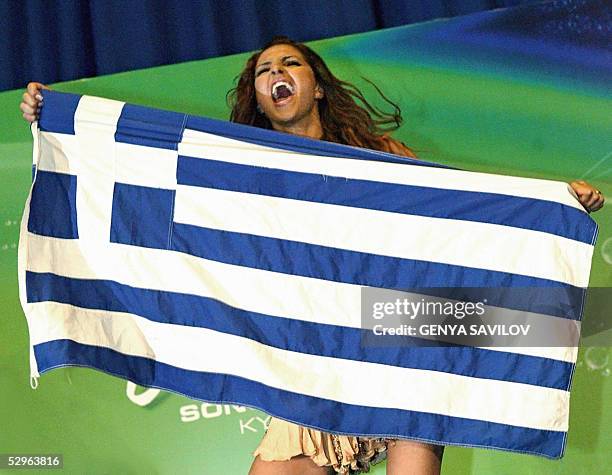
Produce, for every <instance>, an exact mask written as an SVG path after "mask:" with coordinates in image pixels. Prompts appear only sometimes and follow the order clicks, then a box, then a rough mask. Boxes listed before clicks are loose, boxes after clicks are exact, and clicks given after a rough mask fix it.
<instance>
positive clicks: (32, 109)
mask: <svg viewBox="0 0 612 475" xmlns="http://www.w3.org/2000/svg"><path fill="white" fill-rule="evenodd" d="M19 109H21V112H23V113H24V114H31V115H35V114H36V107H32V106H30V105H28V104H26V103H25V102H22V103H21V104H19Z"/></svg>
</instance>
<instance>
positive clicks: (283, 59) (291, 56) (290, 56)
mask: <svg viewBox="0 0 612 475" xmlns="http://www.w3.org/2000/svg"><path fill="white" fill-rule="evenodd" d="M289 58H295V59H297V60H299V58H298V57H297V56H295V55H293V54H290V55H289V56H283V57H282V58H281V61H285V60H286V59H289ZM271 62H272V61H264V62H263V63H261V64H258V65H257V67H256V68H255V69H258V68H260V67H261V66H266V65H268V64H270V63H271Z"/></svg>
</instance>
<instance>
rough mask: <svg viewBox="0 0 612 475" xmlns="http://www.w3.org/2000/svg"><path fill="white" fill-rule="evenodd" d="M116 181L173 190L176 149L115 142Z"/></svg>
mask: <svg viewBox="0 0 612 475" xmlns="http://www.w3.org/2000/svg"><path fill="white" fill-rule="evenodd" d="M116 157H117V164H116V181H118V182H119V183H127V184H130V185H140V186H148V187H153V188H164V189H168V190H174V189H175V188H176V163H177V157H178V154H177V152H176V150H167V149H164V148H154V147H143V146H141V145H133V144H128V143H122V142H117V143H116Z"/></svg>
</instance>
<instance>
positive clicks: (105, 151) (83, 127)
mask: <svg viewBox="0 0 612 475" xmlns="http://www.w3.org/2000/svg"><path fill="white" fill-rule="evenodd" d="M123 105H124V103H123V102H118V101H111V100H108V99H100V98H97V97H91V96H83V97H81V100H80V101H79V105H78V106H77V109H76V112H75V114H74V130H75V134H76V138H77V141H78V152H77V153H75V154H71V155H70V156H69V160H70V165H71V168H72V169H74V170H76V172H77V175H78V177H77V198H76V202H77V206H76V207H77V222H78V230H79V240H80V241H81V243H82V244H83V245H90V244H94V245H103V244H104V243H105V242H108V238H109V236H110V223H111V213H112V203H113V187H114V182H115V146H116V145H115V131H116V129H117V121H118V119H119V116H120V115H121V110H122V109H123Z"/></svg>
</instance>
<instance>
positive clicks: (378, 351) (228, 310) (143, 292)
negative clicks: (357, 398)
mask: <svg viewBox="0 0 612 475" xmlns="http://www.w3.org/2000/svg"><path fill="white" fill-rule="evenodd" d="M26 283H27V285H26V287H27V299H28V302H29V303H33V302H46V301H53V302H60V303H66V304H71V305H75V306H77V307H82V308H90V309H97V310H105V311H114V312H127V313H132V314H135V315H140V316H141V317H144V318H147V319H149V320H152V321H155V322H160V323H171V324H173V325H183V326H193V327H200V328H209V329H212V330H216V331H220V332H223V333H229V334H231V335H236V336H241V337H245V338H249V339H251V340H254V341H258V342H260V343H263V344H265V345H269V346H273V347H276V348H281V349H285V350H290V351H297V352H300V353H308V354H313V355H322V356H329V357H333V358H343V359H349V360H355V361H369V362H373V363H381V364H388V365H393V366H401V367H406V368H418V369H425V370H433V371H443V372H446V373H455V374H460V375H463V376H470V377H476V378H487V379H497V380H501V381H512V382H516V383H525V384H533V385H537V386H545V387H550V388H555V389H562V390H567V388H568V387H569V383H570V375H571V372H572V367H573V365H572V364H570V363H565V362H562V361H557V360H552V359H547V358H541V357H535V356H527V355H518V354H514V353H504V352H500V351H491V350H485V349H480V348H469V347H459V346H426V347H424V346H422V345H423V344H428V345H429V344H432V342H425V341H423V340H421V341H419V340H418V339H415V338H412V339H410V340H411V343H412V344H413V345H412V346H408V343H407V341H408V337H401V338H400V339H398V340H401V341H400V342H397V343H396V344H395V345H393V346H391V345H389V346H386V347H382V346H376V347H374V346H369V347H365V345H364V344H363V341H364V340H363V338H364V336H367V334H369V332H368V331H365V330H360V329H356V328H347V327H341V326H337V325H327V324H320V323H311V322H304V321H300V320H293V319H289V318H280V317H271V316H268V315H264V314H260V313H255V312H249V311H246V310H241V309H238V308H235V307H231V306H229V305H227V304H224V303H222V302H220V301H218V300H215V299H211V298H207V297H200V296H195V295H187V294H179V293H175V292H167V291H159V290H150V289H138V288H134V287H130V286H127V285H123V284H119V283H117V282H113V281H105V280H86V279H72V278H68V277H62V276H58V275H54V274H48V273H40V274H39V273H34V272H26ZM296 335H299V337H296ZM391 343H393V342H391Z"/></svg>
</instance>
